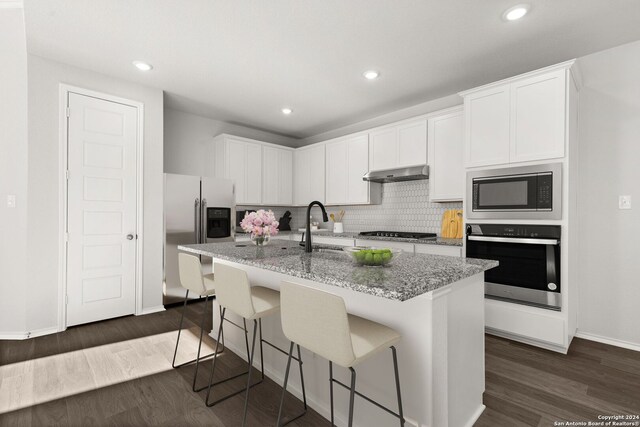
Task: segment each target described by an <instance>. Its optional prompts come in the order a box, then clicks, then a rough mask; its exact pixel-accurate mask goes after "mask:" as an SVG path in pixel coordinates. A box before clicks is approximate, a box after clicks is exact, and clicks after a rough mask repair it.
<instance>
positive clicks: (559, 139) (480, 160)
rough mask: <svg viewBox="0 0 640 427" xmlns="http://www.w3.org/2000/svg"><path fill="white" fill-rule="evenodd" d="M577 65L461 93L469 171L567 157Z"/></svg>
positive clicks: (546, 70)
mask: <svg viewBox="0 0 640 427" xmlns="http://www.w3.org/2000/svg"><path fill="white" fill-rule="evenodd" d="M571 64H572V62H570V63H564V64H560V65H558V66H555V67H549V68H547V69H544V70H540V71H536V72H533V73H528V74H525V75H523V76H518V77H514V78H512V79H508V80H504V81H501V82H498V83H494V84H491V85H488V86H484V87H481V88H477V89H472V90H470V91H466V92H463V93H461V95H462V96H463V97H464V108H465V125H464V126H465V127H464V129H465V136H464V140H465V144H464V145H465V164H466V166H467V167H477V166H492V165H503V164H508V163H518V162H528V161H536V160H549V159H557V158H562V157H564V155H565V128H566V120H567V108H566V105H567V90H566V87H567V78H568V76H569V67H570V66H571Z"/></svg>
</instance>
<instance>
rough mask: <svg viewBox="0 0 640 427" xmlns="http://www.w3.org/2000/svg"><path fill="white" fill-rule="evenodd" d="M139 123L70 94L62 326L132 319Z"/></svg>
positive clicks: (131, 114)
mask: <svg viewBox="0 0 640 427" xmlns="http://www.w3.org/2000/svg"><path fill="white" fill-rule="evenodd" d="M137 115H138V109H137V108H136V107H132V106H128V105H123V104H119V103H115V102H110V101H106V100H103V99H98V98H93V97H89V96H84V95H79V94H75V93H69V119H68V133H67V135H68V141H67V142H68V168H69V175H68V183H67V188H68V191H67V195H68V199H67V210H68V214H67V220H68V224H67V230H68V233H69V238H68V243H67V298H68V299H67V326H72V325H77V324H81V323H88V322H94V321H97V320H103V319H108V318H112V317H118V316H124V315H127V314H133V313H134V312H135V295H136V292H135V289H136V287H135V280H136V239H137V234H136V210H137V201H136V200H137V194H136V191H137V182H136V179H137V178H136V177H137V171H136V163H137V138H138V136H137V135H138V129H137V127H138V123H137V119H138V117H137Z"/></svg>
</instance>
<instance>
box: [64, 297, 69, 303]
mask: <svg viewBox="0 0 640 427" xmlns="http://www.w3.org/2000/svg"><path fill="white" fill-rule="evenodd" d="M64 303H65V304H66V305H69V295H65V296H64Z"/></svg>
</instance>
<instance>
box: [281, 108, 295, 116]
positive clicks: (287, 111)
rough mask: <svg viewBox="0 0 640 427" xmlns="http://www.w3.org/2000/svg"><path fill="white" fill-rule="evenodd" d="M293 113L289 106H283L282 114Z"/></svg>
mask: <svg viewBox="0 0 640 427" xmlns="http://www.w3.org/2000/svg"><path fill="white" fill-rule="evenodd" d="M291 113H293V110H292V109H291V108H286V107H285V108H283V109H282V114H284V115H285V116H288V115H289V114H291Z"/></svg>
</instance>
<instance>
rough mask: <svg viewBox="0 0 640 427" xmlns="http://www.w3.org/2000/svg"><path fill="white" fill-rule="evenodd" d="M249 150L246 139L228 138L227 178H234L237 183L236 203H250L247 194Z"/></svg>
mask: <svg viewBox="0 0 640 427" xmlns="http://www.w3.org/2000/svg"><path fill="white" fill-rule="evenodd" d="M246 153H247V150H246V145H245V142H244V141H238V140H235V139H231V138H229V139H227V166H226V174H225V175H226V178H228V179H230V180H232V181H233V182H234V183H235V185H236V203H237V204H243V203H248V199H247V194H246V185H247V174H246V170H247V169H246V165H247V158H246V157H247V156H246Z"/></svg>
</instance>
